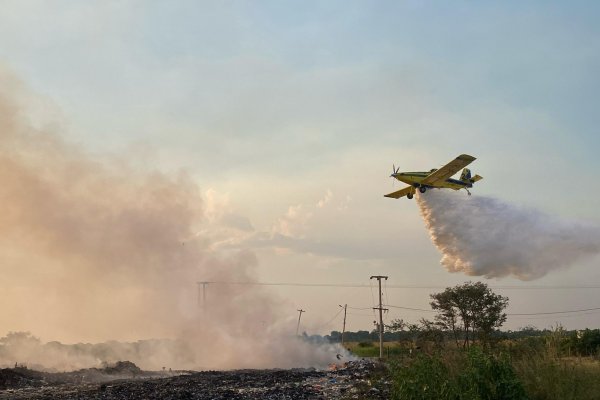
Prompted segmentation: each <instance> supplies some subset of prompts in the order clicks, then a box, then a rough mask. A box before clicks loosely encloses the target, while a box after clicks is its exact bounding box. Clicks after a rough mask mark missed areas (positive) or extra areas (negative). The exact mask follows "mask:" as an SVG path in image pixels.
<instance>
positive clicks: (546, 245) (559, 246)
mask: <svg viewBox="0 0 600 400" xmlns="http://www.w3.org/2000/svg"><path fill="white" fill-rule="evenodd" d="M417 202H418V204H419V207H420V211H421V215H422V216H423V219H424V220H425V225H426V226H427V229H428V230H429V234H430V236H431V240H432V241H433V243H434V244H435V245H436V246H437V248H438V249H439V250H440V251H441V252H442V253H443V257H442V260H441V263H442V265H443V266H444V267H445V268H446V269H447V270H448V271H450V272H463V273H465V274H467V275H473V276H485V277H487V278H496V277H503V276H508V275H513V276H515V277H517V278H519V279H522V280H532V279H537V278H540V277H542V276H544V275H546V274H547V273H548V272H551V271H553V270H557V269H560V268H565V267H568V266H570V265H573V264H574V263H576V262H577V261H578V260H581V259H583V258H584V257H589V256H593V255H596V254H598V253H599V252H600V228H599V227H598V226H592V225H589V224H585V223H581V222H576V221H570V220H566V219H561V218H559V217H556V216H552V215H547V214H545V213H542V212H540V211H537V210H535V209H530V208H524V207H517V206H514V205H511V204H508V203H505V202H503V201H501V200H498V199H494V198H491V197H485V196H477V195H473V196H466V195H464V193H462V192H461V193H458V192H451V191H444V190H430V191H427V192H426V193H425V194H421V195H419V196H418V198H417Z"/></svg>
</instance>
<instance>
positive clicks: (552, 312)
mask: <svg viewBox="0 0 600 400" xmlns="http://www.w3.org/2000/svg"><path fill="white" fill-rule="evenodd" d="M595 310H600V307H594V308H582V309H581V310H568V311H551V312H539V313H521V314H506V315H510V316H518V315H521V316H529V315H552V314H571V313H576V312H584V311H595Z"/></svg>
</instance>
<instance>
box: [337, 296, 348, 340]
mask: <svg viewBox="0 0 600 400" xmlns="http://www.w3.org/2000/svg"><path fill="white" fill-rule="evenodd" d="M339 306H340V307H342V305H341V304H339ZM347 308H348V304H344V325H342V347H344V333H345V332H346V309H347Z"/></svg>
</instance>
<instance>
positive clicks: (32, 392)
mask: <svg viewBox="0 0 600 400" xmlns="http://www.w3.org/2000/svg"><path fill="white" fill-rule="evenodd" d="M377 368H380V367H378V364H376V363H374V362H371V361H367V360H360V361H350V362H347V363H345V364H343V365H336V366H335V367H332V368H330V369H329V370H315V369H312V368H311V369H299V368H297V369H290V370H237V371H206V372H199V373H194V374H189V375H179V376H173V377H168V378H162V379H128V380H121V381H114V382H109V383H100V384H98V383H97V384H89V383H88V384H63V385H60V386H55V387H45V388H36V387H32V388H28V389H19V390H13V391H10V392H6V391H5V392H2V391H0V399H2V400H4V399H9V398H10V399H15V400H17V399H70V398H78V399H105V400H116V399H142V398H143V399H165V398H190V399H198V400H208V399H234V400H236V399H237V400H242V399H243V400H250V399H267V400H268V399H312V400H317V399H319V400H329V399H340V398H347V399H364V398H369V399H387V398H389V383H388V382H386V381H384V380H380V379H379V378H377V377H376V374H375V373H376V372H377Z"/></svg>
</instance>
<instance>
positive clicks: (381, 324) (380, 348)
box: [369, 275, 388, 359]
mask: <svg viewBox="0 0 600 400" xmlns="http://www.w3.org/2000/svg"><path fill="white" fill-rule="evenodd" d="M387 278H388V277H387V276H383V275H374V276H372V277H370V278H369V279H377V282H378V283H379V307H373V309H374V310H379V358H380V359H382V358H383V311H387V310H388V309H387V308H383V304H382V296H381V295H382V292H381V280H382V279H385V280H386V281H387Z"/></svg>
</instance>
